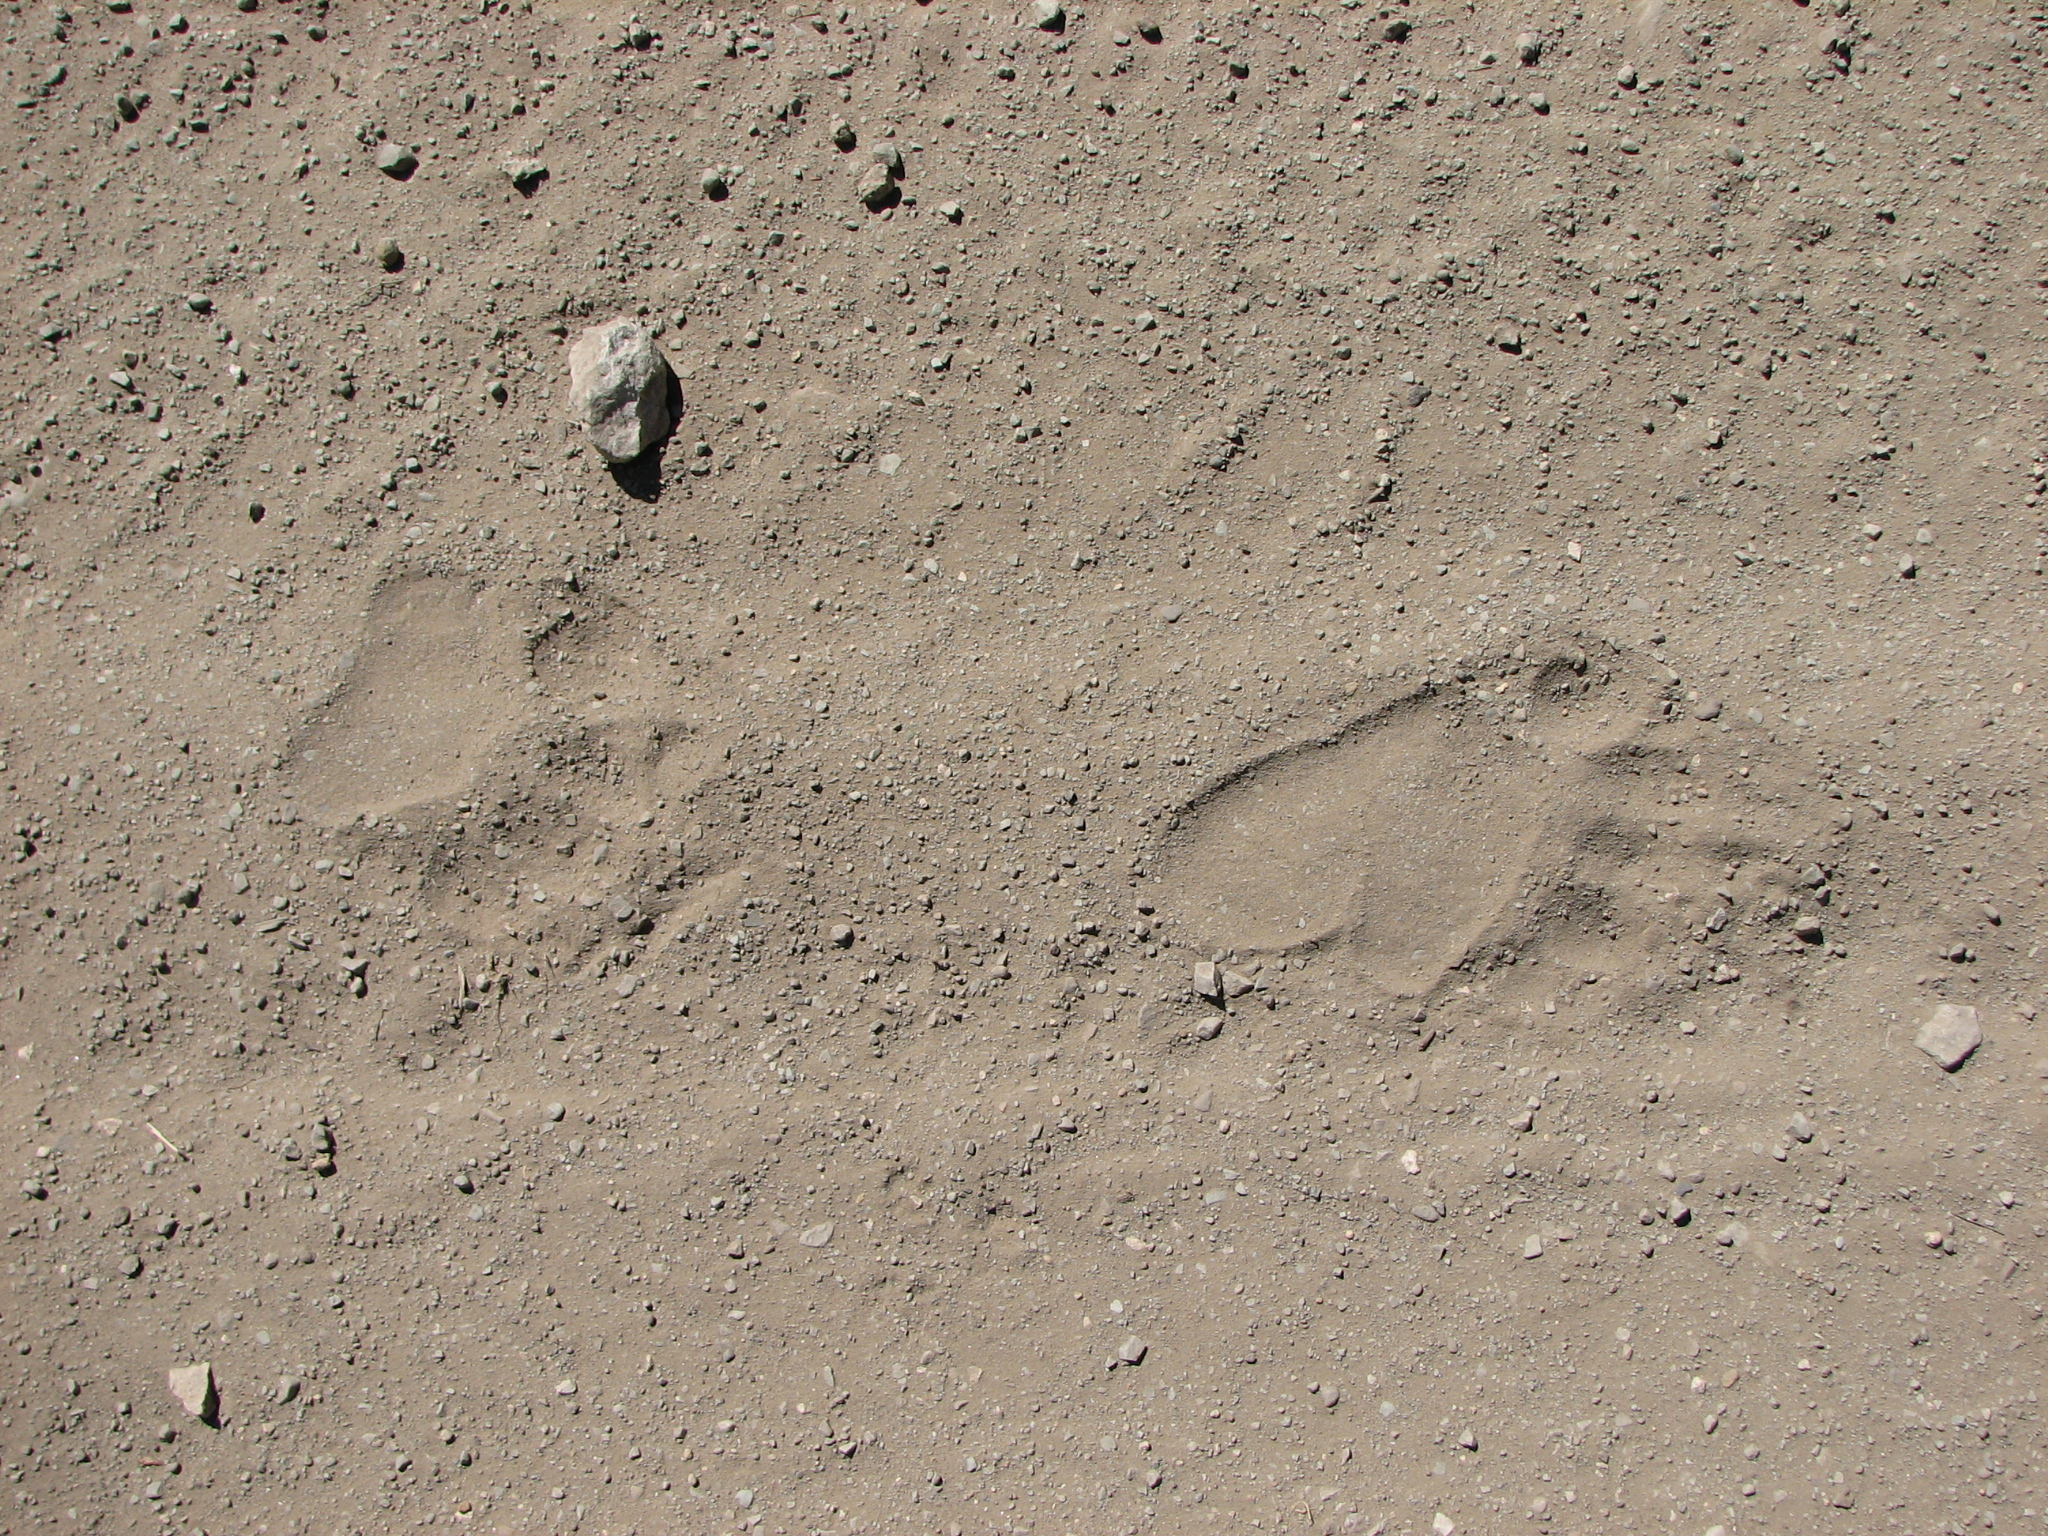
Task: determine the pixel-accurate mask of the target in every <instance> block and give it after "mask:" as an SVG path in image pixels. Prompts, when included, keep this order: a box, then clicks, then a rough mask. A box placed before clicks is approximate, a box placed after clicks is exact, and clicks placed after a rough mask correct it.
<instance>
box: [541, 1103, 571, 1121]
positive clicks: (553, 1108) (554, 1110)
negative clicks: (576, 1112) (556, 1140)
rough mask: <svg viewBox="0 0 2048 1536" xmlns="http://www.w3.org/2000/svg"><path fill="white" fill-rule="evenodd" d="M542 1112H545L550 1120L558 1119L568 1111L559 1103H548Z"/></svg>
mask: <svg viewBox="0 0 2048 1536" xmlns="http://www.w3.org/2000/svg"><path fill="white" fill-rule="evenodd" d="M542 1113H543V1114H545V1115H546V1116H547V1117H548V1119H550V1120H556V1121H559V1120H560V1119H561V1118H562V1116H564V1115H566V1114H567V1113H568V1111H567V1110H566V1109H564V1108H563V1107H562V1106H561V1105H560V1104H550V1105H549V1106H548V1107H547V1108H546V1109H545V1110H543V1111H542Z"/></svg>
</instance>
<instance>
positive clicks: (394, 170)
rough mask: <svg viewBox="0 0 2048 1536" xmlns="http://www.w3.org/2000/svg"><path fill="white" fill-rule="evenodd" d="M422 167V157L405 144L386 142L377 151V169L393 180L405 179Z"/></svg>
mask: <svg viewBox="0 0 2048 1536" xmlns="http://www.w3.org/2000/svg"><path fill="white" fill-rule="evenodd" d="M419 168H420V157H419V156H418V155H416V154H414V153H413V152H412V151H411V150H409V149H407V148H406V147H405V146H404V145H403V144H386V145H384V146H383V147H382V148H380V149H379V150H378V151H377V169H378V170H380V171H382V172H383V173H384V174H385V175H386V176H389V177H390V178H391V179H392V180H393V181H404V180H405V179H406V178H407V177H409V176H410V175H412V173H413V172H414V171H416V170H418V169H419Z"/></svg>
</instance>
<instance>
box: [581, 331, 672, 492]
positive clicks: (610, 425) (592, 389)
mask: <svg viewBox="0 0 2048 1536" xmlns="http://www.w3.org/2000/svg"><path fill="white" fill-rule="evenodd" d="M569 405H570V408H571V409H572V410H574V411H575V413H576V419H577V420H579V421H581V422H582V423H583V430H584V431H585V432H586V433H588V434H589V436H590V441H591V443H592V445H593V446H595V447H596V449H597V451H598V452H599V453H601V454H603V455H604V456H605V458H606V459H607V460H608V461H609V462H611V463H613V464H624V463H627V462H628V461H629V460H632V459H637V458H639V457H640V455H641V454H643V453H645V452H646V451H647V450H648V449H649V448H651V447H653V446H654V445H655V444H656V443H658V442H660V441H661V440H662V439H663V438H664V437H667V436H668V433H669V428H670V427H671V426H672V425H674V423H672V422H671V421H670V420H669V414H668V361H667V359H666V358H664V357H663V356H662V355H661V349H660V348H659V347H657V346H655V344H654V336H653V333H651V332H650V331H649V330H648V329H647V327H646V326H644V325H642V324H640V322H639V321H637V320H629V319H627V318H626V317H625V316H623V315H621V316H620V317H619V318H618V319H616V320H608V321H606V322H605V323H604V324H603V325H593V326H591V327H590V329H588V330H586V331H585V332H584V333H583V334H582V335H580V336H578V337H577V338H576V343H575V345H574V346H572V347H570V348H569Z"/></svg>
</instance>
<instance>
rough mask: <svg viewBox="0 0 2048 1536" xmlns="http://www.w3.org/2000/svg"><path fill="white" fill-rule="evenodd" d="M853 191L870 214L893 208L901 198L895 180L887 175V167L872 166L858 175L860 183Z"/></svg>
mask: <svg viewBox="0 0 2048 1536" xmlns="http://www.w3.org/2000/svg"><path fill="white" fill-rule="evenodd" d="M854 190H855V192H856V194H857V195H858V196H859V198H860V200H861V202H862V203H863V204H864V205H866V207H867V209H868V211H869V212H870V213H880V212H881V211H882V210H883V209H884V208H893V207H895V206H896V204H897V202H898V201H899V200H900V199H901V198H902V196H903V194H902V192H901V191H899V190H898V189H897V186H896V178H895V177H893V176H891V175H890V174H889V172H888V169H887V167H885V166H881V165H874V164H870V165H869V166H868V167H867V168H866V169H865V170H863V171H862V172H861V173H860V181H859V182H858V183H857V184H856V186H855V188H854Z"/></svg>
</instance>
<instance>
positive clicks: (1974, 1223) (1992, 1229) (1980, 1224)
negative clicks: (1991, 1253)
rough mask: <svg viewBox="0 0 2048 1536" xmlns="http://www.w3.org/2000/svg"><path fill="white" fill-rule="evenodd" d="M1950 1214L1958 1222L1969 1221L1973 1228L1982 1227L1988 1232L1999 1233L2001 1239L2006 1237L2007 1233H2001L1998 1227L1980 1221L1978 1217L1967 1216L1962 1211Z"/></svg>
mask: <svg viewBox="0 0 2048 1536" xmlns="http://www.w3.org/2000/svg"><path fill="white" fill-rule="evenodd" d="M1949 1214H1950V1215H1951V1216H1953V1217H1955V1218H1956V1220H1958V1221H1967V1222H1968V1223H1969V1224H1970V1225H1971V1226H1973V1227H1982V1228H1983V1229H1984V1230H1985V1231H1986V1232H1997V1233H1998V1235H1999V1236H2000V1237H2003V1236H2005V1233H2004V1232H2003V1231H2001V1230H2000V1229H1999V1228H1997V1227H1994V1226H1993V1225H1991V1223H1990V1222H1988V1221H1979V1220H1978V1219H1977V1218H1976V1217H1974V1216H1966V1215H1964V1214H1963V1213H1962V1212H1961V1211H1951V1212H1949Z"/></svg>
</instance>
